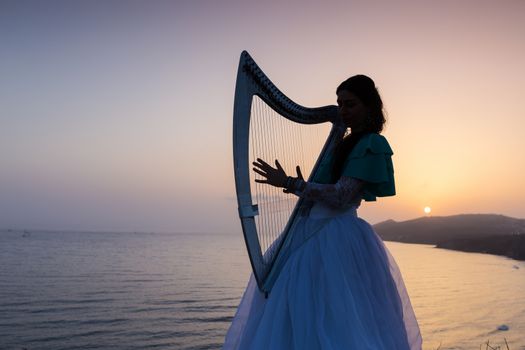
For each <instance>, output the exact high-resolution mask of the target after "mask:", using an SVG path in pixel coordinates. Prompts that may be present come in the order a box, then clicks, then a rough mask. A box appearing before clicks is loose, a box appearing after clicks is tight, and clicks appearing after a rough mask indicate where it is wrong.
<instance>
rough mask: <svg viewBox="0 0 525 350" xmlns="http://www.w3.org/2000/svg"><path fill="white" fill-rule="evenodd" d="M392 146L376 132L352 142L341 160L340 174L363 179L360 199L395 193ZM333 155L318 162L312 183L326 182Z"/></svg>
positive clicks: (373, 198) (331, 166)
mask: <svg viewBox="0 0 525 350" xmlns="http://www.w3.org/2000/svg"><path fill="white" fill-rule="evenodd" d="M392 154H394V153H393V152H392V149H391V148H390V145H389V144H388V141H387V140H386V138H385V137H384V136H382V135H379V134H374V133H372V134H367V135H365V136H363V137H362V138H361V139H360V140H359V142H358V143H357V144H356V145H355V147H354V149H353V150H352V152H350V154H349V155H348V157H347V158H346V160H345V163H344V165H343V172H342V174H341V175H342V176H348V177H353V178H356V179H359V180H363V181H364V182H365V186H364V190H363V199H364V200H365V201H368V202H369V201H375V200H376V197H386V196H393V195H395V194H396V188H395V183H394V165H393V164H392ZM333 162H334V157H333V155H332V156H329V157H327V159H326V161H325V162H322V163H321V164H320V168H319V172H318V173H317V175H316V176H315V177H314V182H317V183H324V184H327V183H330V180H331V172H332V168H333Z"/></svg>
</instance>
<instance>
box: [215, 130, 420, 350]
mask: <svg viewBox="0 0 525 350" xmlns="http://www.w3.org/2000/svg"><path fill="white" fill-rule="evenodd" d="M391 155H392V151H391V149H390V146H389V145H388V142H387V141H386V139H385V138H384V137H382V136H380V135H378V134H370V135H367V136H365V137H363V138H362V139H361V140H360V141H359V142H358V144H357V145H356V146H355V147H354V149H353V150H352V152H351V154H350V155H349V157H348V158H347V161H346V163H345V166H344V167H343V169H344V170H343V177H345V178H347V179H348V178H352V179H359V180H360V181H364V182H365V185H364V188H363V189H362V191H361V197H362V198H363V199H365V200H375V198H376V196H384V195H392V194H393V193H395V189H394V183H393V166H392V162H391ZM325 168H326V169H329V168H331V165H330V164H325ZM326 172H327V171H325V174H324V175H323V169H321V171H320V176H318V177H317V178H316V182H319V183H323V182H327V180H326ZM323 177H324V179H323ZM310 188H314V189H315V185H312V186H310ZM320 188H323V187H322V186H321V187H320ZM325 188H329V187H325ZM335 188H337V187H335ZM331 189H332V190H333V189H334V187H331ZM305 192H308V191H305ZM311 193H317V194H319V191H317V192H316V191H311ZM299 195H303V196H305V197H308V194H307V193H303V194H299ZM313 197H315V196H313ZM313 197H310V198H309V199H312V200H315V198H313ZM347 204H348V205H346V206H338V207H335V206H334V205H333V203H331V202H330V201H327V200H319V201H316V202H315V204H314V205H313V207H312V208H311V210H310V213H309V215H308V216H305V217H302V218H301V219H300V221H299V223H298V225H297V226H296V229H295V231H294V232H293V233H292V234H293V236H292V237H293V238H292V244H291V248H290V250H291V253H290V255H289V256H288V257H287V259H286V263H285V264H284V266H283V268H282V270H281V271H280V273H279V276H278V278H277V280H276V281H275V284H274V286H273V288H272V290H271V292H270V294H269V295H268V298H265V296H264V294H263V293H261V292H260V291H259V290H258V288H257V283H256V281H255V279H254V277H253V275H252V276H251V278H250V280H249V282H248V287H247V288H246V291H245V293H244V295H243V297H242V300H241V303H240V305H239V308H238V309H237V313H236V314H235V317H234V319H233V322H232V324H231V326H230V329H229V331H228V333H227V335H226V339H225V343H224V346H223V349H225V350H226V349H227V350H230V349H242V350H244V349H250V350H259V349H261V350H262V349H265V350H266V349H272V350H281V349H282V350H285V349H286V350H291V349H297V350H299V349H301V350H310V349H311V350H320V349H322V350H340V349H370V350H387V349H388V350H406V349H410V350H420V349H421V343H422V339H421V334H420V331H419V326H418V324H417V320H416V318H415V315H414V312H413V309H412V306H411V304H410V299H409V297H408V294H407V291H406V289H405V286H404V283H403V280H402V277H401V273H400V271H399V269H398V267H397V265H396V263H395V261H394V259H393V258H392V256H391V255H390V253H389V252H388V250H387V248H386V247H385V245H384V244H383V242H382V240H381V238H379V236H378V235H377V234H376V233H375V232H374V230H373V228H372V227H371V226H370V225H369V224H368V223H367V222H366V221H364V220H362V219H361V218H359V217H358V216H357V211H356V210H357V207H358V206H359V201H357V202H356V201H355V198H354V200H352V201H351V203H347Z"/></svg>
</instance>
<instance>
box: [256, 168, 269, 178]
mask: <svg viewBox="0 0 525 350" xmlns="http://www.w3.org/2000/svg"><path fill="white" fill-rule="evenodd" d="M253 171H255V172H256V173H257V174H259V175H261V176H264V177H268V174H267V173H266V172H264V171H261V170H259V169H257V168H253Z"/></svg>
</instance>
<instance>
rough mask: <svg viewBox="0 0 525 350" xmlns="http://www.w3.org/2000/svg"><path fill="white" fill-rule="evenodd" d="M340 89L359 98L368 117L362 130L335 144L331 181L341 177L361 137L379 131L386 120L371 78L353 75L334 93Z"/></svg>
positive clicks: (381, 103)
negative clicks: (344, 166) (367, 112)
mask: <svg viewBox="0 0 525 350" xmlns="http://www.w3.org/2000/svg"><path fill="white" fill-rule="evenodd" d="M340 91H349V92H351V93H352V94H354V95H355V96H356V97H357V98H359V100H361V102H362V103H363V105H364V106H365V107H366V108H367V109H368V111H369V119H367V121H366V125H365V128H364V130H363V131H360V132H358V133H356V132H353V133H350V135H348V136H346V137H345V138H343V139H342V140H341V142H339V144H338V145H337V147H336V149H335V155H334V166H333V170H332V182H333V183H335V182H337V180H339V178H340V177H341V174H342V172H343V165H344V162H345V160H346V158H347V157H348V155H349V154H350V152H352V149H353V148H354V146H355V145H356V144H357V142H358V141H359V140H360V139H361V137H363V136H364V135H366V134H370V133H376V134H379V133H381V131H383V126H384V125H385V122H386V118H385V115H384V113H383V101H382V100H381V96H379V92H378V91H377V88H376V85H375V83H374V81H373V80H372V79H371V78H369V77H367V76H366V75H361V74H359V75H354V76H352V77H350V78H348V79H346V80H345V81H343V82H342V83H341V84H339V86H338V87H337V89H336V93H339V92H340Z"/></svg>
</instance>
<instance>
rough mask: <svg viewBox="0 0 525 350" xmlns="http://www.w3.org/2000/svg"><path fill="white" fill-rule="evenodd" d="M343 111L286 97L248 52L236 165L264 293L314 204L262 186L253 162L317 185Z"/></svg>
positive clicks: (245, 225) (238, 107)
mask: <svg viewBox="0 0 525 350" xmlns="http://www.w3.org/2000/svg"><path fill="white" fill-rule="evenodd" d="M336 118H337V106H324V107H316V108H307V107H303V106H301V105H299V104H297V103H295V102H294V101H292V100H291V99H289V98H288V97H286V96H285V95H284V94H283V93H282V92H281V91H280V90H279V89H278V88H277V86H275V85H274V84H273V83H272V82H271V81H270V79H269V78H268V77H267V76H266V75H265V74H264V72H263V71H262V70H261V69H260V68H259V66H258V65H257V64H256V63H255V62H254V60H253V59H252V58H251V56H250V55H249V54H248V53H247V52H246V51H243V52H242V54H241V58H240V62H239V67H238V71H237V81H236V87H235V101H234V109H233V161H234V173H235V187H236V192H237V203H238V210H239V218H240V221H241V226H242V230H243V234H244V240H245V243H246V248H247V250H248V256H249V258H250V263H251V265H252V269H253V273H254V276H255V279H256V280H257V285H258V287H259V290H260V291H262V292H264V293H266V294H267V293H269V292H270V291H271V288H272V286H273V283H274V282H275V280H276V278H277V276H278V275H279V272H280V269H281V268H282V266H283V264H284V262H285V260H286V256H287V253H288V252H287V251H286V250H287V246H288V245H287V242H289V241H290V238H291V236H292V235H293V230H294V227H295V226H296V224H297V222H298V220H299V218H300V217H301V215H302V213H304V212H305V210H307V208H308V207H309V205H310V204H311V203H307V201H305V200H303V199H299V198H298V197H297V196H295V195H293V194H285V193H283V192H282V189H281V188H276V187H272V186H269V185H267V184H260V183H256V182H255V181H254V180H255V174H254V173H253V171H252V170H251V163H252V162H253V161H254V160H255V159H257V158H262V159H264V160H266V161H267V162H269V163H273V161H274V160H275V159H279V161H280V163H281V164H282V165H283V167H284V168H285V170H287V172H288V174H291V175H294V174H295V166H296V165H300V166H301V169H302V172H303V174H304V176H305V179H306V178H308V180H312V179H313V178H314V177H315V175H316V173H317V172H318V171H319V165H320V164H322V163H323V161H324V160H325V159H326V157H327V155H328V154H329V153H330V152H331V151H332V149H333V147H335V143H336V142H337V140H338V139H340V138H341V137H342V134H343V133H344V128H342V127H341V126H340V125H339V123H338V122H337V119H336Z"/></svg>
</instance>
